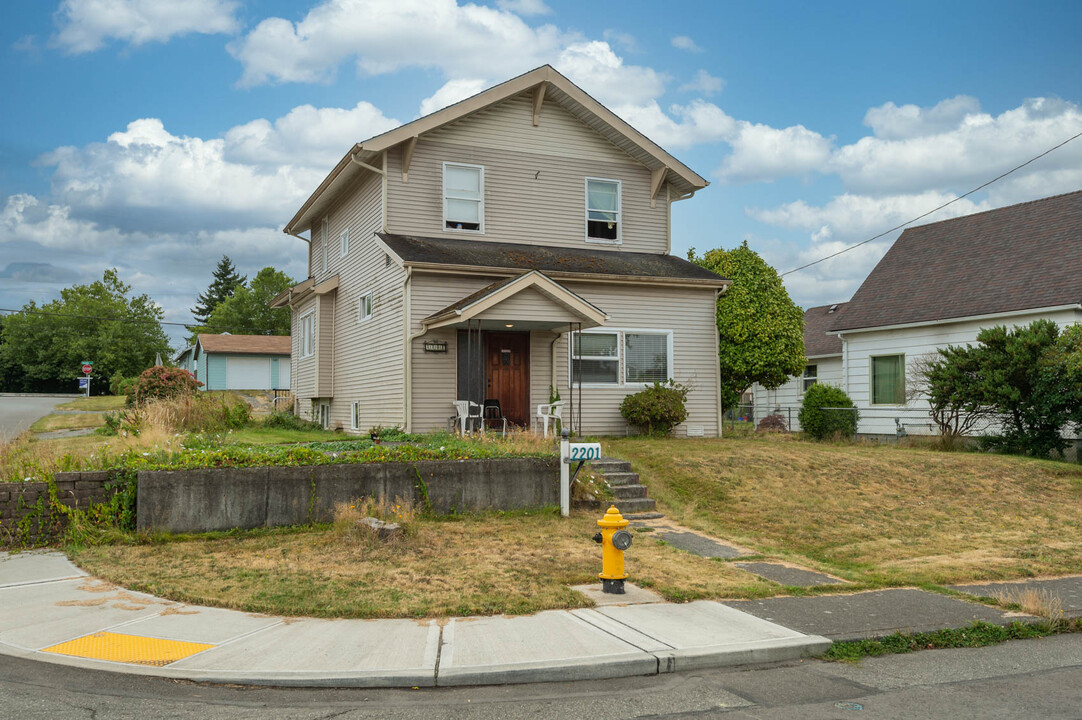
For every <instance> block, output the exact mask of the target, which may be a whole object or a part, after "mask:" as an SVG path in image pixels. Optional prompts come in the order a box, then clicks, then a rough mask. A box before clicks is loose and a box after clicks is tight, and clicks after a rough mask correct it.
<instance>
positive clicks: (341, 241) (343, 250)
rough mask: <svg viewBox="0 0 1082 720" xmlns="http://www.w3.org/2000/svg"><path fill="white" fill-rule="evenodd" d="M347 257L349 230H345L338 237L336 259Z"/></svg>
mask: <svg viewBox="0 0 1082 720" xmlns="http://www.w3.org/2000/svg"><path fill="white" fill-rule="evenodd" d="M346 255H349V228H346V229H345V230H343V231H342V233H341V234H340V235H339V236H338V257H345V256H346Z"/></svg>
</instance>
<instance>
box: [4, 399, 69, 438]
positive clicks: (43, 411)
mask: <svg viewBox="0 0 1082 720" xmlns="http://www.w3.org/2000/svg"><path fill="white" fill-rule="evenodd" d="M71 400H72V398H67V397H44V396H38V397H22V396H14V395H0V442H6V441H7V440H11V439H12V438H14V437H16V436H17V435H18V434H19V433H21V432H22V431H23V430H26V429H27V428H28V427H30V425H31V424H33V422H34V421H35V420H37V419H38V418H41V417H45V416H46V415H48V414H49V413H50V412H52V410H53V408H54V407H56V406H57V405H60V404H61V403H66V402H71Z"/></svg>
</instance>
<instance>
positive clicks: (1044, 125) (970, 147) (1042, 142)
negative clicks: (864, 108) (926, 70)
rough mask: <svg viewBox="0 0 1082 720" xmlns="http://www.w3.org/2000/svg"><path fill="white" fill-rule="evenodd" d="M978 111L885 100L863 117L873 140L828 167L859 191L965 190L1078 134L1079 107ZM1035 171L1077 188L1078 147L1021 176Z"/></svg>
mask: <svg viewBox="0 0 1082 720" xmlns="http://www.w3.org/2000/svg"><path fill="white" fill-rule="evenodd" d="M976 107H977V106H976V103H975V101H973V102H971V101H970V99H966V98H961V99H960V98H953V99H951V100H948V101H944V102H943V103H940V104H939V105H936V106H935V107H934V108H931V109H930V110H923V109H920V108H916V109H912V108H913V106H903V107H902V108H896V107H894V106H893V105H892V104H890V103H888V104H887V105H884V106H881V107H879V108H873V109H872V110H871V111H869V116H868V118H866V119H867V122H868V123H869V124H870V125H871V126H872V127H873V129H874V130H875V132H876V137H864V138H861V139H860V140H858V141H857V142H855V143H853V144H852V145H846V146H845V147H842V148H840V149H839V150H838V151H837V152H836V153H835V155H834V158H833V160H832V162H831V169H832V170H833V171H835V172H837V173H838V175H839V176H840V177H841V179H842V181H843V182H844V183H845V186H846V188H847V189H849V190H851V191H854V192H860V193H899V192H916V191H921V190H926V189H936V190H945V189H955V188H960V187H963V186H966V189H969V187H974V186H976V185H978V184H980V183H982V182H984V181H986V180H990V179H991V178H993V177H995V176H996V175H998V174H999V173H1002V172H1004V171H1006V170H1009V169H1010V168H1011V167H1013V166H1014V165H1017V164H1020V163H1022V162H1024V161H1025V160H1028V159H1030V158H1031V157H1034V156H1036V155H1037V154H1039V153H1041V152H1044V151H1045V150H1047V149H1049V148H1050V147H1052V146H1054V145H1056V144H1058V143H1060V142H1063V141H1064V140H1066V139H1067V138H1068V137H1070V136H1072V135H1074V134H1076V133H1078V132H1079V131H1082V109H1080V108H1079V106H1078V105H1076V104H1074V103H1070V102H1066V101H1063V100H1059V99H1056V98H1035V99H1031V100H1027V101H1025V102H1024V103H1023V104H1022V105H1021V106H1019V107H1017V108H1014V109H1012V110H1007V111H1006V112H1004V113H1001V114H1000V115H998V116H992V115H989V114H986V113H980V112H976ZM1035 171H1040V172H1042V173H1048V172H1060V173H1063V174H1064V175H1065V180H1064V182H1065V183H1066V184H1067V186H1068V187H1069V186H1070V184H1071V183H1073V184H1074V187H1075V188H1076V189H1077V187H1079V186H1082V142H1078V141H1076V142H1075V143H1072V144H1070V145H1068V146H1066V147H1064V148H1063V149H1062V150H1059V151H1057V152H1056V153H1054V154H1052V155H1049V156H1048V157H1046V158H1042V159H1041V160H1039V161H1037V163H1034V165H1033V166H1031V167H1030V168H1028V169H1027V170H1026V171H1025V174H1026V175H1028V174H1030V173H1032V172H1035ZM1015 182H1018V181H1017V180H1016V181H1015Z"/></svg>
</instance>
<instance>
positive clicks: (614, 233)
mask: <svg viewBox="0 0 1082 720" xmlns="http://www.w3.org/2000/svg"><path fill="white" fill-rule="evenodd" d="M586 240H587V241H592V242H606V243H619V242H620V181H619V180H605V179H602V178H586Z"/></svg>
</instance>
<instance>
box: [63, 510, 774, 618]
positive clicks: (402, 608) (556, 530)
mask: <svg viewBox="0 0 1082 720" xmlns="http://www.w3.org/2000/svg"><path fill="white" fill-rule="evenodd" d="M596 519H597V517H595V516H586V515H578V514H576V515H573V516H572V517H571V518H569V519H563V518H560V517H558V516H556V515H554V514H552V513H542V514H531V515H510V516H507V515H489V516H479V517H467V518H462V519H449V520H427V521H421V522H419V523H417V529H416V532H415V533H414V534H413V535H412V536H411V537H407V538H405V539H404V540H401V541H398V542H396V543H391V544H379V543H375V544H373V543H370V542H364V541H363V540H358V539H357V538H355V537H352V536H351V535H350V534H348V533H342V532H340V531H339V530H336V529H326V530H308V531H300V532H298V531H287V530H276V531H260V532H250V533H240V534H237V535H235V536H230V537H217V538H195V539H180V540H178V539H173V540H171V541H169V542H161V543H154V544H142V545H106V546H96V547H91V548H86V549H72V550H71V551H70V552H71V554H72V557H73V558H74V559H75V561H76V562H77V563H78V564H79V565H81V566H82V567H83V568H85V569H86V570H87V571H88V572H90V573H92V574H93V575H95V576H97V577H100V578H104V579H106V580H108V581H110V582H113V583H116V584H118V585H121V586H123V587H126V588H130V589H133V590H142V591H145V592H149V593H152V594H155V595H158V596H160V597H164V598H168V599H171V600H176V601H181V602H187V603H193V604H207V605H216V606H220V607H228V608H234V609H238V610H246V611H249V612H263V613H272V614H282V615H304V616H314V617H353V618H377V617H439V616H450V615H456V616H463V615H487V614H497V613H507V614H523V613H532V612H537V611H539V610H547V609H554V608H575V607H584V606H588V605H590V604H591V603H590V601H589V600H587V599H586V598H585V597H584V596H582V595H580V594H578V593H576V592H574V591H572V590H571V589H570V588H569V587H568V586H570V585H576V584H582V583H589V582H597V573H598V572H599V571H600V570H601V560H600V558H601V553H600V548H599V547H598V546H597V545H595V544H594V543H593V541H592V540H591V539H590V538H591V536H592V535H593V534H594V533H595V532H596V531H597V525H596V523H595V521H596ZM627 568H628V572H629V573H631V578H630V580H631V581H632V582H635V583H637V584H639V585H643V586H649V587H652V588H653V589H655V590H656V591H657V592H659V593H661V594H662V595H663V596H665V597H667V598H669V599H671V600H678V601H682V600H693V599H698V598H710V597H745V598H746V597H762V596H766V595H770V594H772V593H774V592H776V591H777V586H773V585H771V584H770V583H767V582H765V581H763V580H760V579H759V578H757V577H756V576H754V575H751V574H750V573H747V572H745V571H743V570H740V569H739V568H736V567H733V566H731V565H729V564H727V563H723V562H719V561H715V560H708V559H706V558H700V557H696V556H692V555H688V554H687V553H683V552H680V551H678V550H675V549H674V548H672V547H670V546H668V545H665V544H664V543H661V542H659V541H658V540H656V539H654V538H652V537H647V536H645V535H643V534H639V535H638V537H636V542H635V544H634V545H633V546H632V548H631V549H630V550H629V551H628V553H627Z"/></svg>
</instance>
